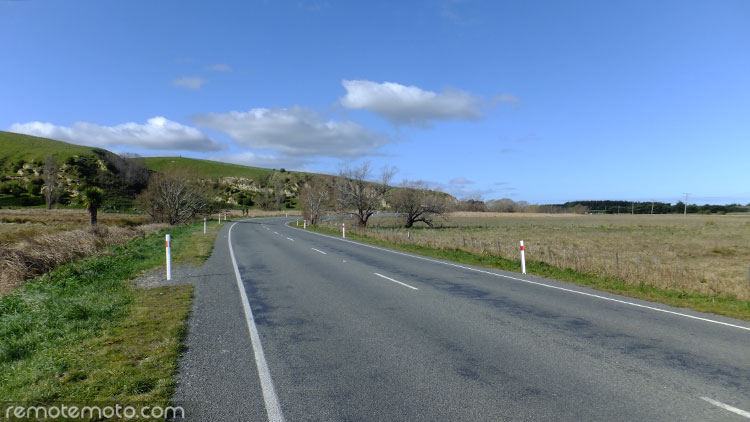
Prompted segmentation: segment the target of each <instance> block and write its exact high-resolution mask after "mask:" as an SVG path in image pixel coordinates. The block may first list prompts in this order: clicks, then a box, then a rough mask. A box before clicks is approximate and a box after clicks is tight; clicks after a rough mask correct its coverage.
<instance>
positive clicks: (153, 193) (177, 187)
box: [137, 170, 210, 225]
mask: <svg viewBox="0 0 750 422" xmlns="http://www.w3.org/2000/svg"><path fill="white" fill-rule="evenodd" d="M137 203H138V206H139V207H140V208H141V209H142V210H143V211H145V212H146V213H147V214H148V215H150V216H151V218H152V219H153V221H154V222H157V223H167V224H170V225H175V224H181V223H185V222H188V221H190V220H191V219H193V218H194V217H195V216H196V215H200V214H205V213H207V212H208V210H209V208H210V200H209V194H208V189H207V188H206V186H204V185H203V184H202V183H201V182H200V180H199V178H198V177H196V176H194V175H192V174H190V173H189V172H187V171H184V170H174V171H168V172H166V173H157V174H154V175H153V176H151V178H150V179H149V181H148V187H147V188H146V190H145V191H143V193H141V194H140V195H138V198H137Z"/></svg>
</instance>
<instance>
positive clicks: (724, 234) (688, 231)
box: [326, 212, 750, 299]
mask: <svg viewBox="0 0 750 422" xmlns="http://www.w3.org/2000/svg"><path fill="white" fill-rule="evenodd" d="M398 222H399V220H398V219H397V218H394V217H384V218H377V219H373V220H371V223H370V227H368V229H367V235H369V236H373V237H376V238H380V239H382V240H387V241H395V242H405V241H407V236H408V232H411V240H408V241H409V242H413V243H416V244H418V245H423V246H428V247H432V248H437V249H447V250H451V249H458V250H465V251H469V252H474V253H479V254H492V255H497V256H501V257H504V258H509V259H519V241H520V240H523V241H524V244H525V246H526V259H527V260H535V261H542V262H546V263H548V264H551V265H553V266H556V267H559V268H570V269H574V270H576V271H579V272H585V273H591V274H597V275H605V276H611V277H616V278H619V279H622V280H624V281H625V282H627V283H629V284H635V285H638V284H647V285H652V286H654V287H660V288H678V289H683V290H688V291H694V292H699V293H704V294H709V295H716V296H725V297H736V298H738V299H750V216H747V215H721V216H720V215H715V216H711V215H706V216H704V215H687V216H684V215H628V214H620V215H577V214H505V213H469V212H461V213H453V214H451V215H449V216H448V218H447V219H444V220H438V221H436V228H435V229H433V230H430V229H428V228H426V227H415V228H412V229H411V230H408V231H407V230H406V229H404V228H400V227H398ZM340 223H341V220H331V221H328V222H327V223H326V224H327V225H330V226H332V227H333V226H336V227H340ZM347 226H348V227H347V229H349V227H352V229H354V230H356V229H355V228H354V227H353V224H347Z"/></svg>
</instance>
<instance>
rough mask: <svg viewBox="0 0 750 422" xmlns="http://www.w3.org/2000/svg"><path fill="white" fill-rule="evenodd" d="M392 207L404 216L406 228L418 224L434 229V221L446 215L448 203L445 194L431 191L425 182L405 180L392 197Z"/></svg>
mask: <svg viewBox="0 0 750 422" xmlns="http://www.w3.org/2000/svg"><path fill="white" fill-rule="evenodd" d="M391 206H393V208H394V209H395V211H396V212H398V213H401V214H403V216H404V227H405V228H409V227H412V226H413V225H414V223H418V222H422V223H425V224H427V225H428V226H429V227H433V224H432V221H433V220H434V219H435V217H439V216H443V215H444V214H445V212H446V210H447V209H448V202H447V201H446V198H445V196H444V195H443V194H441V193H439V192H435V191H431V190H429V189H428V187H427V184H425V183H424V182H422V181H416V182H409V181H408V180H404V181H403V183H401V186H400V188H399V189H398V190H395V191H394V192H393V194H392V195H391Z"/></svg>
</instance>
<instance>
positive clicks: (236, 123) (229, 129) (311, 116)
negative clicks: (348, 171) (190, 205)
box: [194, 106, 392, 157]
mask: <svg viewBox="0 0 750 422" xmlns="http://www.w3.org/2000/svg"><path fill="white" fill-rule="evenodd" d="M194 121H195V122H196V124H198V125H200V126H204V127H208V128H211V129H214V130H217V131H220V132H224V133H226V134H228V135H229V136H230V137H231V138H232V139H233V140H234V141H236V142H237V143H240V144H243V145H245V146H247V147H249V148H252V149H256V150H272V151H276V152H278V153H280V154H283V155H289V156H329V157H360V156H365V155H374V154H377V151H378V149H379V148H380V147H382V146H383V145H385V144H387V143H389V142H392V139H390V138H387V137H385V136H383V135H379V134H377V133H375V132H372V131H370V130H368V129H366V128H364V127H362V126H360V125H358V124H356V123H354V122H351V121H333V120H327V121H326V120H323V119H322V118H321V117H320V115H318V114H317V113H315V112H313V111H312V110H309V109H307V108H304V107H299V106H294V107H290V108H273V109H268V108H254V109H252V110H250V111H247V112H239V111H232V112H229V113H224V114H217V113H210V114H199V115H196V116H194Z"/></svg>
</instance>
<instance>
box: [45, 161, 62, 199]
mask: <svg viewBox="0 0 750 422" xmlns="http://www.w3.org/2000/svg"><path fill="white" fill-rule="evenodd" d="M59 171H60V163H58V161H57V159H55V157H54V156H53V155H48V156H47V158H45V160H44V185H43V186H42V193H43V194H44V202H45V203H46V204H47V209H48V210H49V209H52V206H53V205H55V204H56V203H57V200H58V199H59V198H60V185H59V184H58V181H57V173H58V172H59Z"/></svg>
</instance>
